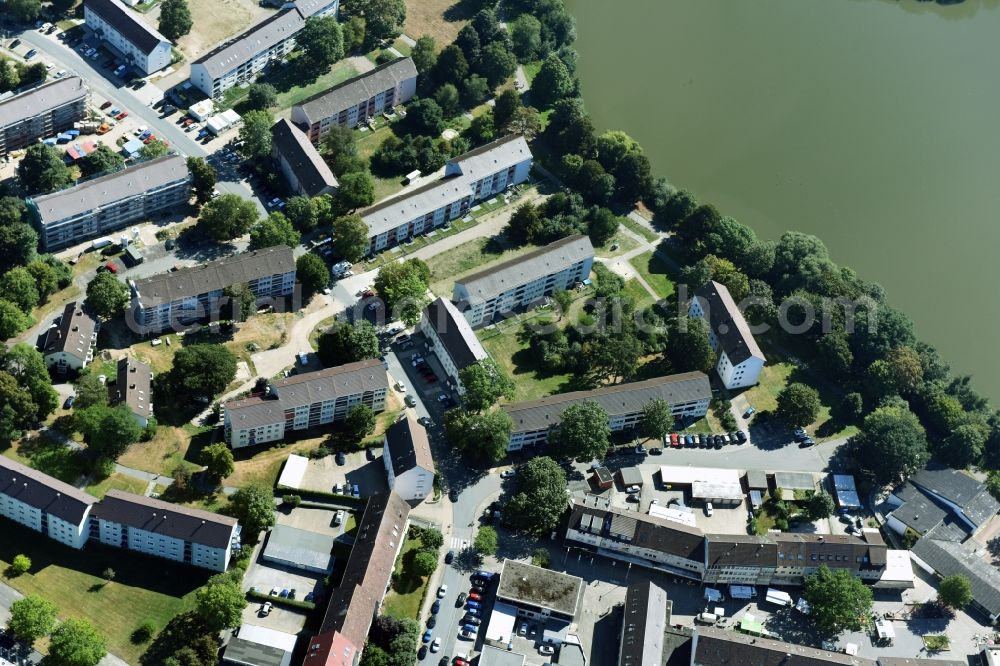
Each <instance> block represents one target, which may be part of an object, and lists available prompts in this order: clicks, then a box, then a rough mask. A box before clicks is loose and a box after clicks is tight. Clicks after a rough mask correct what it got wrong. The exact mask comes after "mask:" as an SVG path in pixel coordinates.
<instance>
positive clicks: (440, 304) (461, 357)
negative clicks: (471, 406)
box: [420, 298, 489, 394]
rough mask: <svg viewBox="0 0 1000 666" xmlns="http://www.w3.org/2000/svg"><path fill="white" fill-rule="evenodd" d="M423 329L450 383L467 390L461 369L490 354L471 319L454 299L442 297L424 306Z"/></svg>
mask: <svg viewBox="0 0 1000 666" xmlns="http://www.w3.org/2000/svg"><path fill="white" fill-rule="evenodd" d="M420 332H421V333H423V334H424V336H425V337H426V338H427V341H428V342H429V343H430V345H431V349H433V350H434V354H435V355H436V356H437V358H438V361H440V362H441V367H442V368H444V371H445V373H446V374H447V375H448V385H449V386H450V387H452V388H454V389H455V390H457V391H458V393H459V394H464V393H465V387H464V386H462V381H461V378H460V377H459V374H458V373H459V372H461V371H462V370H463V369H465V368H467V367H469V366H470V365H475V364H476V363H478V362H479V361H482V360H484V359H486V358H489V354H487V353H486V350H485V349H484V348H483V345H482V343H480V342H479V338H477V337H476V334H475V332H474V331H473V330H472V327H471V326H469V322H468V321H466V320H465V317H463V316H462V313H461V312H459V311H458V308H456V307H455V306H454V304H453V303H452V302H451V301H449V300H448V299H447V298H438V299H437V300H434V301H432V302H431V303H430V304H429V305H428V306H427V307H426V308H424V313H423V316H422V317H421V319H420Z"/></svg>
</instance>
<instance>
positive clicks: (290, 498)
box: [281, 495, 302, 508]
mask: <svg viewBox="0 0 1000 666" xmlns="http://www.w3.org/2000/svg"><path fill="white" fill-rule="evenodd" d="M281 503H282V504H287V505H289V506H291V507H292V508H295V507H297V506H298V505H300V504H302V497H301V496H300V495H285V496H283V497H282V498H281Z"/></svg>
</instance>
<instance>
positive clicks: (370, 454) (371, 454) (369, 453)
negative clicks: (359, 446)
mask: <svg viewBox="0 0 1000 666" xmlns="http://www.w3.org/2000/svg"><path fill="white" fill-rule="evenodd" d="M365 456H367V457H368V460H375V449H373V448H372V447H370V446H369V447H368V448H367V449H365Z"/></svg>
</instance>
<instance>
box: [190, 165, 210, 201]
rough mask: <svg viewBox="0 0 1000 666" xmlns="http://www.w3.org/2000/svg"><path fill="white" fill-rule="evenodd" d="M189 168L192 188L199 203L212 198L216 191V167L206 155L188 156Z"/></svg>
mask: <svg viewBox="0 0 1000 666" xmlns="http://www.w3.org/2000/svg"><path fill="white" fill-rule="evenodd" d="M187 168H188V171H189V172H190V173H191V189H193V190H194V195H195V197H196V200H197V201H198V203H199V204H203V203H205V202H206V201H208V200H209V199H211V198H212V192H213V191H215V182H216V174H215V169H214V168H213V167H212V165H211V164H209V163H208V162H207V161H206V160H205V158H204V157H189V158H187Z"/></svg>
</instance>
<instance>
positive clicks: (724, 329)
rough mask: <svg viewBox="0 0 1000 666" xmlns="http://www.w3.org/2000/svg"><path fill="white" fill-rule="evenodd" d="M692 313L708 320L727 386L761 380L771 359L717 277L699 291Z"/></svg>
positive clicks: (709, 330) (712, 342)
mask: <svg viewBox="0 0 1000 666" xmlns="http://www.w3.org/2000/svg"><path fill="white" fill-rule="evenodd" d="M688 314H689V315H690V316H691V317H696V318H698V319H704V320H705V321H706V322H707V323H708V342H709V344H711V345H712V349H713V350H714V351H715V353H716V354H718V357H719V360H718V361H717V362H716V365H715V371H716V372H717V373H718V375H719V378H720V379H721V380H722V383H723V384H724V385H725V387H726V388H727V389H729V390H731V391H732V390H735V389H739V388H744V387H747V386H753V385H754V384H756V383H757V382H758V381H759V379H760V371H761V369H762V368H763V367H764V363H766V362H767V359H766V358H765V357H764V352H762V351H761V350H760V347H759V346H758V345H757V341H756V340H754V337H753V334H752V333H751V332H750V326H749V325H748V324H747V320H746V319H745V318H744V317H743V313H742V312H740V309H739V307H738V306H737V305H736V302H735V301H734V300H733V297H732V296H731V295H730V294H729V289H727V288H726V286H725V285H723V284H720V283H718V282H715V281H714V280H713V281H711V282H709V283H708V284H706V285H705V286H703V287H702V288H700V289H699V290H698V291H696V292H695V296H694V298H692V299H691V305H690V306H689V308H688Z"/></svg>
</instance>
